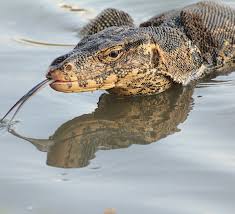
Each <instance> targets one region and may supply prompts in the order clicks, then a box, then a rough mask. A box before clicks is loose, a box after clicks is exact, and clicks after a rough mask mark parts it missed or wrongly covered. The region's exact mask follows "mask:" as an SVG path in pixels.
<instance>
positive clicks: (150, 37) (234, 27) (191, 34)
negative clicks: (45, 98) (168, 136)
mask: <svg viewBox="0 0 235 214" xmlns="http://www.w3.org/2000/svg"><path fill="white" fill-rule="evenodd" d="M81 33H82V34H83V35H84V37H83V38H82V39H81V41H80V42H79V43H78V44H77V46H76V47H75V48H74V49H73V50H72V51H71V52H69V53H67V54H65V55H63V56H60V57H58V58H56V59H55V60H54V61H53V62H52V64H51V65H50V67H49V72H48V73H47V78H48V79H53V80H55V82H54V83H52V84H51V87H52V88H53V89H55V90H57V91H61V92H82V91H93V90H98V89H105V90H108V91H109V92H111V93H116V94H118V95H138V94H155V93H160V92H162V91H165V90H166V89H168V88H169V87H170V86H171V85H172V84H174V83H179V84H182V85H186V84H188V83H189V82H190V81H192V80H196V79H198V78H200V77H202V76H203V75H204V74H205V73H207V72H208V71H211V70H213V69H215V68H219V67H222V66H224V65H226V64H228V63H230V62H231V63H234V61H235V9H233V8H231V7H229V6H227V5H223V4H219V3H215V2H210V1H202V2H199V3H196V4H192V5H189V6H187V7H184V8H182V9H178V10H171V11H168V12H165V13H162V14H160V15H157V16H155V17H153V18H151V19H149V20H148V21H146V22H144V23H142V24H140V25H139V27H135V26H134V23H133V20H132V18H131V17H130V16H129V15H128V14H127V13H125V12H123V11H120V10H116V9H111V8H109V9H106V10H104V11H103V12H101V13H100V14H99V15H98V16H97V17H96V18H95V19H94V20H92V21H91V22H90V23H89V24H88V25H87V26H85V27H84V28H83V29H82V31H81Z"/></svg>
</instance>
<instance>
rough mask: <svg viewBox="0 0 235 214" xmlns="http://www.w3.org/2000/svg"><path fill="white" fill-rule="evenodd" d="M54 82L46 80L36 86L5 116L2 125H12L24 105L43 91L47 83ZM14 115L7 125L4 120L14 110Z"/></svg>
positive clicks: (1, 121) (0, 122)
mask: <svg viewBox="0 0 235 214" xmlns="http://www.w3.org/2000/svg"><path fill="white" fill-rule="evenodd" d="M51 82H53V80H50V79H46V80H43V81H42V82H40V83H38V84H37V85H36V86H34V87H33V88H32V89H31V90H29V91H28V92H27V93H26V94H25V95H24V96H23V97H21V98H20V99H19V100H18V101H17V102H16V103H15V104H14V105H13V106H12V107H11V108H10V110H9V111H8V112H7V113H6V114H5V115H4V117H3V118H2V119H1V120H0V124H2V125H4V124H8V125H11V123H12V121H13V119H14V118H15V116H16V115H17V113H18V112H19V110H20V109H21V108H22V106H23V105H24V103H25V102H26V101H27V100H28V99H29V98H31V97H32V96H33V95H34V94H36V93H37V92H38V91H39V90H40V89H42V88H43V87H44V86H45V85H47V83H51ZM15 108H16V110H15V112H14V114H13V116H12V117H11V119H10V120H9V122H8V123H6V122H5V121H4V120H5V119H6V117H7V116H8V115H9V114H10V113H11V112H12V111H13V110H14V109H15Z"/></svg>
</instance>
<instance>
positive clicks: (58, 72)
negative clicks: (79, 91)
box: [46, 63, 77, 82]
mask: <svg viewBox="0 0 235 214" xmlns="http://www.w3.org/2000/svg"><path fill="white" fill-rule="evenodd" d="M75 73H76V68H75V66H74V65H73V64H72V63H66V64H64V65H62V66H60V67H55V66H51V67H49V70H48V72H47V74H46V77H47V79H51V80H55V81H61V82H66V81H74V80H76V79H77V78H76V75H75Z"/></svg>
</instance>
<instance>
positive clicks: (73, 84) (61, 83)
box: [47, 70, 117, 93]
mask: <svg viewBox="0 0 235 214" xmlns="http://www.w3.org/2000/svg"><path fill="white" fill-rule="evenodd" d="M47 78H48V79H50V80H54V81H53V82H52V83H51V84H50V87H51V88H52V89H54V90H56V91H59V92H64V93H73V92H75V93H76V92H87V91H95V90H107V89H111V88H113V87H115V83H116V82H117V77H116V75H110V76H108V77H107V78H105V79H102V77H100V76H94V77H90V78H78V77H77V76H75V75H74V76H72V78H71V79H69V80H66V78H65V76H64V75H63V74H62V72H60V71H58V70H54V71H52V72H48V74H47Z"/></svg>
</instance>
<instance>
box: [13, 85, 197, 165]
mask: <svg viewBox="0 0 235 214" xmlns="http://www.w3.org/2000/svg"><path fill="white" fill-rule="evenodd" d="M192 88H193V87H186V88H182V87H177V86H176V87H175V88H172V90H169V91H166V92H163V93H161V94H158V95H153V96H149V97H125V98H123V97H116V96H114V95H110V94H103V95H101V97H100V99H99V102H98V107H97V108H96V110H95V111H94V112H93V113H90V114H84V115H81V116H79V117H76V118H74V119H73V120H70V121H68V122H66V123H64V124H63V125H61V126H60V127H59V128H58V129H57V130H56V131H55V133H54V134H53V135H52V136H51V137H50V138H49V139H48V140H43V139H33V138H27V137H23V136H21V135H19V134H18V133H16V132H15V131H14V130H12V131H11V133H12V134H14V135H16V136H18V137H20V138H23V139H25V140H27V141H29V142H31V143H32V144H34V145H35V146H36V147H37V148H38V149H39V150H40V151H44V152H47V164H48V165H50V166H55V167H62V168H80V167H85V166H87V165H88V164H89V161H90V160H91V159H93V158H94V157H95V152H96V151H97V150H99V149H100V150H110V149H119V148H127V147H129V146H130V145H132V144H142V145H144V144H150V143H152V142H156V141H158V140H160V139H161V138H164V137H166V136H168V135H170V134H173V133H175V132H177V131H179V129H178V128H177V126H178V125H179V124H180V123H182V122H184V121H185V120H186V118H187V115H188V113H189V112H190V110H191V108H192V101H193V99H192V93H193V89H192Z"/></svg>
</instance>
